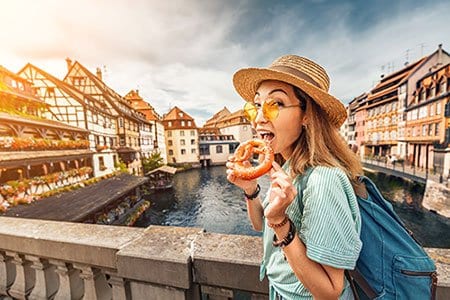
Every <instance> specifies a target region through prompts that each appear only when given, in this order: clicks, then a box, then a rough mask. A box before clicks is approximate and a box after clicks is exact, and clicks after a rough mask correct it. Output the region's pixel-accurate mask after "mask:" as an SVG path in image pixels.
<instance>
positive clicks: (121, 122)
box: [119, 118, 123, 128]
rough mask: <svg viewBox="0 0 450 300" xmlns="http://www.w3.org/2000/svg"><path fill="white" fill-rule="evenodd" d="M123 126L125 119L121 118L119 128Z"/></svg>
mask: <svg viewBox="0 0 450 300" xmlns="http://www.w3.org/2000/svg"><path fill="white" fill-rule="evenodd" d="M122 127H123V119H122V118H119V128H122Z"/></svg>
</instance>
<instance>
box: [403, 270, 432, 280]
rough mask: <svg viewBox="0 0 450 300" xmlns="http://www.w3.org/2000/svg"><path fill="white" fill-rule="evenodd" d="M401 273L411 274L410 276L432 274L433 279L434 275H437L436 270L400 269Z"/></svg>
mask: <svg viewBox="0 0 450 300" xmlns="http://www.w3.org/2000/svg"><path fill="white" fill-rule="evenodd" d="M400 273H402V274H405V275H409V276H431V277H432V279H433V280H434V277H436V275H435V274H436V272H420V271H408V270H400ZM433 275H434V276H433Z"/></svg>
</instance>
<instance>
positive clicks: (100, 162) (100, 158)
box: [98, 156, 106, 171]
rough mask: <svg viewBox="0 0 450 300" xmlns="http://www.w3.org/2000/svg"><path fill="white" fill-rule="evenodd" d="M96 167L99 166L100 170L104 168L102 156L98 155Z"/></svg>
mask: <svg viewBox="0 0 450 300" xmlns="http://www.w3.org/2000/svg"><path fill="white" fill-rule="evenodd" d="M98 167H99V169H100V171H105V170H106V166H105V160H104V158H103V156H99V157H98Z"/></svg>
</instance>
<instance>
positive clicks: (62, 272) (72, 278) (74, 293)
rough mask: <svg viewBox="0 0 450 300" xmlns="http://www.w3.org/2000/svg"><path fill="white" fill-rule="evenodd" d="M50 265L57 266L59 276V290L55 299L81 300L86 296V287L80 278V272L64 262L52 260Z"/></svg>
mask: <svg viewBox="0 0 450 300" xmlns="http://www.w3.org/2000/svg"><path fill="white" fill-rule="evenodd" d="M50 263H51V264H52V265H55V266H56V270H55V272H56V274H58V276H59V288H58V292H57V293H56V295H55V298H54V299H55V300H58V299H60V300H66V299H81V297H83V295H84V285H83V280H82V279H81V278H80V276H79V274H80V270H77V269H74V268H73V267H72V265H71V264H66V263H65V262H62V261H57V260H50Z"/></svg>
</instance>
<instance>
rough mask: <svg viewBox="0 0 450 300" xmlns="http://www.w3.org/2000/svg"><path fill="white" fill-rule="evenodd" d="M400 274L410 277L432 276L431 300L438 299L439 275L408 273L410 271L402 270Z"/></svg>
mask: <svg viewBox="0 0 450 300" xmlns="http://www.w3.org/2000/svg"><path fill="white" fill-rule="evenodd" d="M400 273H402V274H405V275H409V276H430V277H431V286H430V288H431V300H435V299H436V289H437V282H438V278H437V273H436V271H433V272H416V271H408V270H400Z"/></svg>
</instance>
